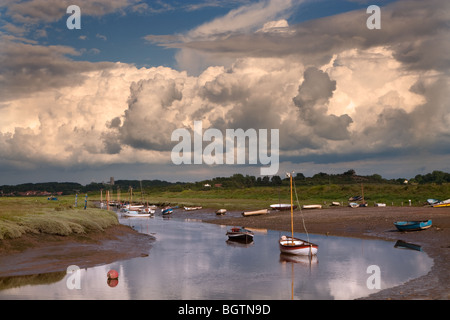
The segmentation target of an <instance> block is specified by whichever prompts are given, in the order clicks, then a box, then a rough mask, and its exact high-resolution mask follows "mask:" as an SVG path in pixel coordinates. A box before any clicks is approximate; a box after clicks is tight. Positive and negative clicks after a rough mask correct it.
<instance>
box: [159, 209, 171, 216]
mask: <svg viewBox="0 0 450 320" xmlns="http://www.w3.org/2000/svg"><path fill="white" fill-rule="evenodd" d="M172 213H173V208H164V209H161V214H162V215H168V214H172Z"/></svg>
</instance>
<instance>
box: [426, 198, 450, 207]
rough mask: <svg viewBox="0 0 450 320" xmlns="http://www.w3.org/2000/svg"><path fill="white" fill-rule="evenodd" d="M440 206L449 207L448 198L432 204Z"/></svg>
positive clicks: (449, 200) (449, 201)
mask: <svg viewBox="0 0 450 320" xmlns="http://www.w3.org/2000/svg"><path fill="white" fill-rule="evenodd" d="M428 200H429V199H428ZM442 207H450V199H447V200H444V201H439V202H437V203H434V204H433V208H442Z"/></svg>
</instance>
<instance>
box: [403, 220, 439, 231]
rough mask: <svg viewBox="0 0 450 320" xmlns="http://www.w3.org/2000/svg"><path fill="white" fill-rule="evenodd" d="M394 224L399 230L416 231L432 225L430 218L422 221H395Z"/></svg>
mask: <svg viewBox="0 0 450 320" xmlns="http://www.w3.org/2000/svg"><path fill="white" fill-rule="evenodd" d="M394 225H395V226H396V227H397V229H398V230H400V231H417V230H424V229H428V228H429V227H431V225H432V221H431V220H422V221H396V222H394Z"/></svg>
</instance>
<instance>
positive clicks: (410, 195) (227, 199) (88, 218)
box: [0, 184, 450, 239]
mask: <svg viewBox="0 0 450 320" xmlns="http://www.w3.org/2000/svg"><path fill="white" fill-rule="evenodd" d="M296 191H297V192H296V193H297V195H298V200H299V203H300V205H304V204H322V205H324V204H325V205H329V204H331V202H332V201H338V202H341V203H342V204H343V205H347V204H348V198H349V197H351V196H355V195H361V194H362V190H361V185H359V184H353V185H334V184H329V185H316V186H301V187H300V186H299V187H296ZM116 197H117V196H116V195H112V196H111V198H112V199H114V200H115V199H117V198H116ZM364 197H365V200H366V201H367V202H368V203H369V205H373V204H374V202H378V203H386V204H387V205H388V206H392V205H393V206H402V205H404V206H407V205H409V200H411V203H412V205H413V206H423V205H424V204H425V203H426V200H427V199H428V198H435V199H440V200H445V199H448V198H450V184H441V185H435V184H424V185H392V184H367V185H364ZM127 199H128V198H127V195H126V194H122V196H121V200H122V201H123V200H127ZM141 199H143V200H144V201H145V202H147V201H148V203H149V204H159V205H162V204H171V205H180V206H194V205H195V206H203V207H207V208H213V209H214V208H215V209H219V208H226V209H227V210H252V209H261V208H268V207H269V205H271V204H274V203H279V202H281V203H289V201H290V192H289V187H287V186H280V187H252V188H243V189H226V188H211V189H208V190H183V191H179V192H171V191H158V190H157V189H151V190H147V191H145V190H144V192H143V195H142V196H141V194H140V192H138V193H135V195H134V197H133V200H135V201H140V200H141ZM88 200H89V202H88V203H89V205H88V208H87V210H84V195H80V196H79V197H78V207H77V208H74V204H75V196H74V195H71V196H63V197H58V201H52V200H47V198H46V197H2V198H0V239H6V238H17V237H20V236H21V235H22V234H24V233H47V234H55V235H69V234H83V233H88V232H90V231H100V230H103V229H105V228H107V227H108V226H111V225H115V224H118V219H117V216H116V214H115V213H114V212H112V211H107V210H100V209H97V208H95V206H94V202H95V201H99V200H100V194H99V193H93V194H89V198H88ZM103 200H105V197H104V194H103ZM294 202H295V203H296V197H295V193H294Z"/></svg>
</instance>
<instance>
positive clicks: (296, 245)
mask: <svg viewBox="0 0 450 320" xmlns="http://www.w3.org/2000/svg"><path fill="white" fill-rule="evenodd" d="M286 175H287V176H288V177H289V180H290V189H291V236H285V235H283V236H281V238H280V239H279V240H278V245H279V248H280V251H281V253H288V254H295V255H309V256H313V255H316V254H317V251H318V250H319V246H318V245H317V244H314V243H311V242H309V241H305V240H302V239H299V238H295V237H294V208H293V207H294V206H293V200H292V174H291V173H287V174H286Z"/></svg>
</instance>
